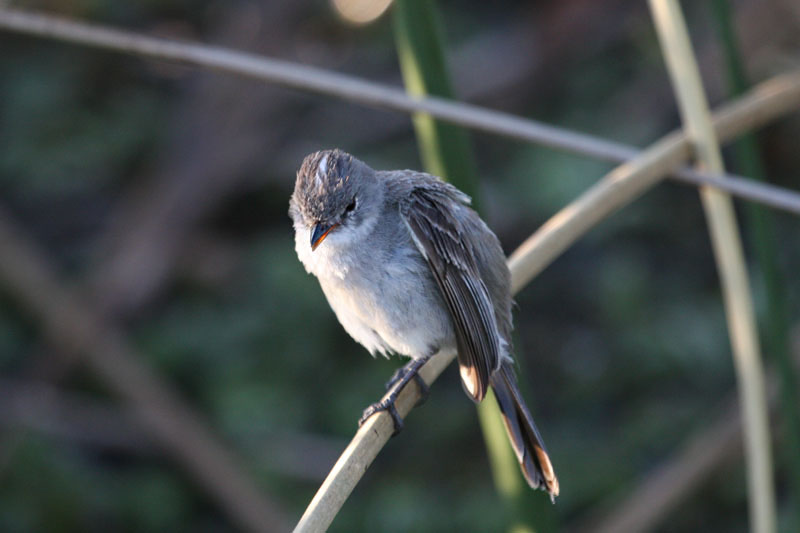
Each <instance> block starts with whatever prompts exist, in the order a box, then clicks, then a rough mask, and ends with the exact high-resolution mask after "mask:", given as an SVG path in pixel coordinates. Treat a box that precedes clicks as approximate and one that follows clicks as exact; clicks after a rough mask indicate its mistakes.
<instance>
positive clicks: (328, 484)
mask: <svg viewBox="0 0 800 533" xmlns="http://www.w3.org/2000/svg"><path fill="white" fill-rule="evenodd" d="M798 100H800V80H796V81H795V82H794V83H784V82H783V81H781V80H772V81H769V82H765V83H764V84H762V85H760V86H757V87H756V88H755V89H754V90H753V91H751V92H750V93H748V94H747V95H745V96H743V97H742V98H740V99H738V100H736V101H734V102H732V103H730V104H728V105H726V106H724V107H723V108H722V110H720V111H719V112H718V113H717V114H715V116H714V126H715V128H716V132H717V135H718V137H719V138H720V140H730V139H732V138H734V137H735V136H736V135H740V134H742V133H744V132H745V131H748V130H750V129H753V128H757V127H760V126H763V125H764V124H766V123H767V122H769V121H771V120H774V119H776V118H778V117H780V116H782V115H785V114H787V113H789V112H790V111H795V110H796V108H797V107H798ZM689 155H690V148H689V142H688V139H687V137H686V135H685V134H684V133H682V132H674V133H671V134H669V135H667V136H666V137H664V138H662V139H661V140H660V141H658V142H656V143H655V144H654V145H652V147H650V148H649V149H647V150H645V151H644V152H643V153H642V155H641V156H640V157H638V158H636V159H635V160H633V161H631V162H630V163H626V164H624V165H621V166H619V167H617V168H616V169H614V170H613V171H611V172H610V173H609V174H607V175H606V176H605V177H604V178H603V179H602V180H600V181H599V182H598V183H597V184H595V185H594V186H593V187H592V188H590V189H589V190H588V191H586V192H584V193H583V194H582V195H581V196H579V197H578V198H577V199H575V200H574V201H573V202H572V203H570V204H569V205H567V206H566V207H564V208H563V209H562V210H561V211H559V212H558V213H556V214H555V215H554V216H553V217H551V218H550V220H549V221H548V222H547V223H546V224H544V225H543V226H542V227H541V228H540V229H539V230H538V231H537V232H536V233H535V234H534V235H533V236H532V237H530V238H529V239H528V240H527V241H525V242H524V243H523V244H522V245H521V246H520V247H519V248H518V249H517V250H516V251H515V252H514V253H513V254H512V255H511V257H510V258H509V262H508V264H509V268H510V270H511V279H512V291H513V292H514V293H517V292H519V290H521V289H522V288H523V287H524V286H525V285H526V284H527V283H528V282H530V280H531V279H533V278H534V277H535V276H536V275H537V274H538V273H539V272H541V271H542V270H543V269H544V267H545V266H547V265H548V264H550V263H551V262H552V261H553V260H554V259H555V258H556V257H558V256H559V255H560V254H561V252H563V251H564V250H565V249H566V248H567V247H568V246H569V245H570V244H572V243H573V242H575V241H576V240H577V239H578V238H579V237H580V236H582V235H583V234H584V233H586V232H587V231H588V230H589V229H590V228H592V227H593V226H594V225H595V224H597V223H598V222H599V221H600V220H602V219H603V218H605V217H607V216H608V215H610V214H611V213H613V212H614V211H616V210H617V209H618V208H620V207H622V206H623V205H625V204H627V203H630V202H631V201H632V200H634V199H636V198H637V197H638V196H639V195H641V194H642V193H643V192H644V191H645V190H647V189H648V188H650V187H652V186H654V185H655V184H656V183H658V182H659V181H660V180H661V179H663V178H664V177H665V176H666V174H667V173H669V172H670V171H671V170H672V169H674V168H675V167H677V166H678V165H681V164H683V163H684V162H685V161H686V160H687V159H688V157H689ZM451 360H452V357H451V358H439V357H435V358H433V359H432V360H431V361H429V362H428V363H427V364H426V365H425V366H424V367H423V368H422V370H421V371H420V374H421V375H422V377H423V378H424V379H425V382H426V383H428V384H431V383H432V382H433V380H435V379H436V378H437V377H438V376H439V374H441V372H442V371H443V370H444V368H445V367H446V366H447V365H448V364H449V363H450V361H451ZM419 399H420V393H419V390H418V388H417V387H416V386H414V387H406V388H405V389H404V390H402V391H401V392H400V395H399V397H398V400H397V409H398V412H399V413H400V416H401V417H405V416H406V415H407V414H408V412H409V411H410V410H411V408H412V407H413V406H414V405H415V404H416V402H417V401H418V400H419ZM393 430H394V425H393V422H392V418H391V416H390V415H389V414H388V413H386V412H381V413H379V414H377V415H374V416H372V418H370V419H369V420H368V421H367V423H366V424H364V425H363V426H362V427H361V428H360V429H359V430H358V432H357V433H356V434H355V436H354V437H353V440H352V441H351V442H350V445H348V447H347V448H346V449H345V451H344V453H343V454H342V455H341V457H339V460H338V461H337V462H336V465H334V467H333V469H332V470H331V472H330V473H329V474H328V477H327V478H326V479H325V482H324V483H323V484H322V486H321V487H320V488H319V490H318V491H317V494H316V495H315V496H314V499H313V500H312V501H311V503H310V504H309V506H308V508H307V509H306V511H305V513H304V514H303V516H302V518H301V519H300V522H299V523H298V524H297V527H296V528H295V533H312V532H314V533H316V532H319V531H325V529H327V527H328V526H329V525H330V523H331V522H332V521H333V519H334V517H335V516H336V514H337V513H338V512H339V509H340V508H341V507H342V505H343V504H344V502H345V500H347V498H348V496H349V495H350V493H351V492H352V491H353V489H354V488H355V486H356V484H357V483H358V481H359V480H360V479H361V477H362V476H363V475H364V472H366V469H367V468H368V467H369V465H370V464H371V463H372V461H373V460H374V459H375V457H376V456H377V455H378V453H379V452H380V450H381V448H383V446H384V445H385V444H386V442H387V441H388V440H389V438H390V437H391V434H392V432H393Z"/></svg>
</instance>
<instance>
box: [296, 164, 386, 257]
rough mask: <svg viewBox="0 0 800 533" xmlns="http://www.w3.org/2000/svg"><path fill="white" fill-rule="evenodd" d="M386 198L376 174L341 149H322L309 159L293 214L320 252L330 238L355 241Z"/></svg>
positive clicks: (300, 177) (299, 176)
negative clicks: (320, 247) (306, 230)
mask: <svg viewBox="0 0 800 533" xmlns="http://www.w3.org/2000/svg"><path fill="white" fill-rule="evenodd" d="M381 198H382V194H381V189H380V187H379V185H378V182H377V179H376V177H375V172H374V171H373V170H372V169H371V168H369V167H368V166H367V165H366V164H364V163H363V162H361V161H359V160H358V159H356V158H354V157H353V156H352V155H350V154H348V153H346V152H342V151H341V150H338V149H335V150H322V151H319V152H315V153H313V154H310V155H308V156H306V158H305V159H304V160H303V164H302V165H301V166H300V170H299V171H298V172H297V181H296V182H295V186H294V193H293V194H292V198H291V200H290V202H289V214H290V215H291V217H292V219H293V220H294V223H295V227H296V228H307V229H308V231H309V238H310V245H311V249H312V250H316V249H317V247H318V246H320V245H321V244H322V242H323V241H324V240H326V239H327V238H331V240H337V241H339V242H347V241H350V240H353V239H354V238H355V237H356V236H357V234H358V230H359V229H361V228H363V227H364V226H365V224H364V223H365V221H368V220H371V219H372V218H373V217H375V216H377V210H378V206H379V204H380V201H381Z"/></svg>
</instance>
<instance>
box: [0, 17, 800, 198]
mask: <svg viewBox="0 0 800 533" xmlns="http://www.w3.org/2000/svg"><path fill="white" fill-rule="evenodd" d="M0 28H5V29H7V30H10V31H16V32H19V33H24V34H27V35H36V36H39V37H45V38H49V39H58V40H62V41H67V42H71V43H75V44H82V45H88V46H95V47H98V48H103V49H106V50H114V51H117V52H122V53H128V54H134V55H138V56H147V57H153V58H158V59H166V60H170V61H177V62H181V63H187V64H191V65H198V66H202V67H205V68H209V69H213V70H218V71H222V72H229V73H232V74H238V75H241V76H247V77H251V78H256V79H259V80H262V81H268V82H271V83H274V84H277V85H281V86H284V87H290V88H294V89H299V90H303V91H309V92H314V93H319V94H324V95H327V96H334V97H337V98H341V99H343V100H349V101H353V102H357V103H360V104H364V105H368V106H374V107H378V108H384V109H392V110H395V111H403V112H406V113H413V112H419V111H422V112H425V113H428V114H430V115H432V116H434V117H436V118H440V119H442V120H446V121H448V122H452V123H454V124H459V125H461V126H465V127H468V128H473V129H476V130H480V131H484V132H487V133H493V134H496V135H501V136H504V137H509V138H512V139H518V140H522V141H527V142H531V143H536V144H541V145H543V146H549V147H551V148H556V149H560V150H565V151H568V152H574V153H578V154H582V155H587V156H591V157H596V158H598V159H602V160H606V161H612V162H616V163H621V162H624V161H628V160H631V159H633V158H635V157H637V155H638V154H639V150H637V149H636V148H634V147H632V146H628V145H625V144H623V143H617V142H613V141H608V140H605V139H601V138H599V137H595V136H592V135H587V134H583V133H577V132H573V131H570V130H566V129H563V128H558V127H556V126H551V125H549V124H545V123H542V122H537V121H535V120H531V119H526V118H521V117H517V116H514V115H510V114H508V113H501V112H498V111H492V110H489V109H486V108H482V107H479V106H475V105H470V104H463V103H458V102H453V101H451V100H446V99H443V98H435V97H427V98H415V97H411V96H408V95H407V94H406V93H405V92H404V91H403V90H402V89H399V88H394V87H389V86H386V85H381V84H378V83H373V82H369V81H365V80H362V79H359V78H356V77H353V76H346V75H343V74H338V73H334V72H330V71H326V70H323V69H319V68H314V67H309V66H306V65H301V64H298V63H292V62H289V61H281V60H278V59H270V58H266V57H263V56H258V55H254V54H248V53H245V52H240V51H234V50H230V49H226V48H221V47H216V46H207V45H201V44H193V43H182V42H176V41H170V40H167V39H158V38H154V37H146V36H142V35H139V34H136V33H132V32H126V31H121V30H116V29H112V28H108V27H103V26H99V25H93V24H87V23H83V22H76V21H71V20H67V19H64V18H60V17H55V16H51V15H42V14H35V13H30V12H26V11H21V10H16V9H5V8H0ZM776 83H777V84H778V85H786V84H788V85H790V86H793V87H794V88H795V90H796V91H797V95H796V97H797V98H798V101H800V73H793V74H787V75H784V76H783V77H781V79H780V80H776ZM671 172H672V173H673V174H672V175H673V176H674V177H676V178H678V179H680V180H681V181H684V182H687V183H691V184H693V185H713V186H714V187H717V188H720V189H722V190H725V191H728V192H729V193H731V194H734V195H737V196H741V197H743V198H747V199H749V200H752V201H755V202H761V203H763V204H765V205H768V206H770V207H774V208H776V209H782V210H785V211H790V212H792V213H796V214H800V193H797V192H794V191H790V190H787V189H784V188H780V187H775V186H772V185H768V184H765V183H758V182H755V181H752V180H748V179H746V178H742V177H739V176H733V175H727V176H726V179H724V180H723V179H721V178H720V177H719V176H716V175H714V174H708V173H701V172H697V171H691V170H689V169H685V168H684V169H678V168H676V169H673V170H672V171H671Z"/></svg>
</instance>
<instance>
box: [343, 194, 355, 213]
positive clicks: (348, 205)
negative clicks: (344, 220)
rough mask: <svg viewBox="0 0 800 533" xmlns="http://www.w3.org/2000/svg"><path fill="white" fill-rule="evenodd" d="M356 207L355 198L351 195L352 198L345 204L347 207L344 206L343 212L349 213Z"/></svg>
mask: <svg viewBox="0 0 800 533" xmlns="http://www.w3.org/2000/svg"><path fill="white" fill-rule="evenodd" d="M355 208H356V199H355V197H353V200H352V201H351V202H350V203H349V204H347V207H345V208H344V212H345V213H351V212H352V211H353V210H354V209H355Z"/></svg>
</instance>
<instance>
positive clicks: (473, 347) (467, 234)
mask: <svg viewBox="0 0 800 533" xmlns="http://www.w3.org/2000/svg"><path fill="white" fill-rule="evenodd" d="M470 203H471V199H470V197H469V196H467V195H466V194H464V193H463V192H461V191H460V190H459V189H457V188H456V187H454V186H453V185H451V184H449V183H447V182H445V181H443V180H442V179H440V178H438V177H436V176H433V175H431V174H427V173H424V172H418V171H413V170H391V171H376V170H373V169H372V168H370V167H369V166H368V165H367V164H366V163H364V162H362V161H360V160H359V159H357V158H355V157H353V156H352V155H350V154H349V153H347V152H344V151H342V150H340V149H327V150H320V151H317V152H314V153H312V154H309V155H308V156H306V157H305V158H304V160H303V162H302V164H301V165H300V168H299V170H298V172H297V178H296V181H295V187H294V191H293V193H292V195H291V198H290V201H289V215H290V218H291V219H292V221H293V227H294V233H295V251H296V253H297V256H298V258H299V260H300V262H301V263H302V264H303V266H304V267H305V269H306V271H307V272H308V273H310V274H313V275H314V276H315V277H316V278H317V279H318V281H319V284H320V286H321V288H322V291H323V293H324V294H325V297H326V299H327V301H328V303H329V305H330V306H331V308H332V309H333V311H334V313H335V314H336V317H337V318H338V320H339V322H340V323H341V325H342V327H343V328H344V329H345V331H346V332H347V333H348V334H349V335H350V336H351V337H352V338H353V339H354V340H355V341H357V342H358V343H359V344H361V345H362V346H364V347H365V348H366V349H367V350H368V351H369V353H370V354H371V355H373V356H375V355H376V354H381V355H384V356H387V357H388V356H389V355H391V354H398V355H402V356H407V357H409V358H410V361H409V363H408V364H406V365H405V366H403V367H402V368H400V369H399V370H398V372H397V373H396V374H395V375H394V376H393V378H392V380H390V382H389V384H387V386H388V387H389V391H390V392H389V393H388V394H387V396H386V397H385V399H384V400H383V401H381V402H376V403H374V404H372V405H370V406H369V407H368V408H367V409H366V410H365V411H364V413H363V415H362V417H361V419H360V420H359V424H362V423H363V422H364V421H365V420H366V419H367V418H369V417H370V416H371V415H372V414H374V413H375V412H378V411H381V410H386V411H388V412H389V413H390V414H391V415H392V417H393V419H394V423H395V431H396V432H397V431H399V430H400V428H402V424H403V422H402V420H401V419H400V417H399V416H398V414H397V411H396V409H395V407H394V400H395V399H396V397H397V393H398V392H399V390H400V389H402V387H404V386H405V385H406V384H407V383H408V382H409V381H410V380H411V379H416V380H418V382H420V385H421V387H422V388H424V389H425V390H426V387H425V384H424V381H422V380H421V378H420V376H418V374H417V372H418V370H419V369H420V368H421V367H422V365H423V364H424V363H425V362H426V361H427V360H428V359H430V358H431V357H433V356H435V355H436V354H440V353H442V354H453V352H456V353H457V360H458V365H459V373H460V377H461V384H462V386H463V389H464V391H465V393H466V394H467V396H468V397H469V398H471V399H472V400H473V401H474V402H480V401H482V400H483V399H484V397H485V396H486V394H487V392H488V390H489V388H490V387H491V388H492V390H493V391H494V396H495V398H496V399H497V403H498V405H499V407H500V412H501V414H502V417H503V421H504V426H505V429H506V432H507V434H508V437H509V440H510V442H511V446H512V448H513V449H514V452H515V455H516V457H517V460H518V462H519V465H520V468H521V471H522V474H523V477H524V478H525V480H526V481H527V483H528V484H529V485H530V486H531V487H532V488H534V489H541V490H544V491H546V492H547V493H548V494H549V495H550V498H551V500H553V501H554V499H555V497H556V496H557V495H558V493H559V483H558V479H557V477H556V475H555V472H554V469H553V465H552V463H551V461H550V457H549V455H548V453H547V450H546V448H545V445H544V442H543V440H542V437H541V435H540V434H539V430H538V428H537V427H536V424H535V423H534V421H533V417H532V415H531V413H530V410H529V409H528V407H527V406H526V404H525V402H524V400H523V398H522V395H521V394H520V391H519V387H518V385H517V378H516V375H515V371H514V362H513V358H512V355H511V352H512V342H511V331H512V316H511V306H512V298H511V289H510V272H509V270H508V267H507V265H506V262H505V254H504V253H503V249H502V247H501V245H500V242H499V240H498V238H497V237H496V236H495V234H494V233H493V232H492V231H491V230H490V229H489V227H488V226H487V225H486V223H485V222H484V221H483V220H482V219H481V218H480V216H479V215H478V214H477V213H476V212H475V211H474V210H473V209H472V208H471V207H470Z"/></svg>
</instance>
